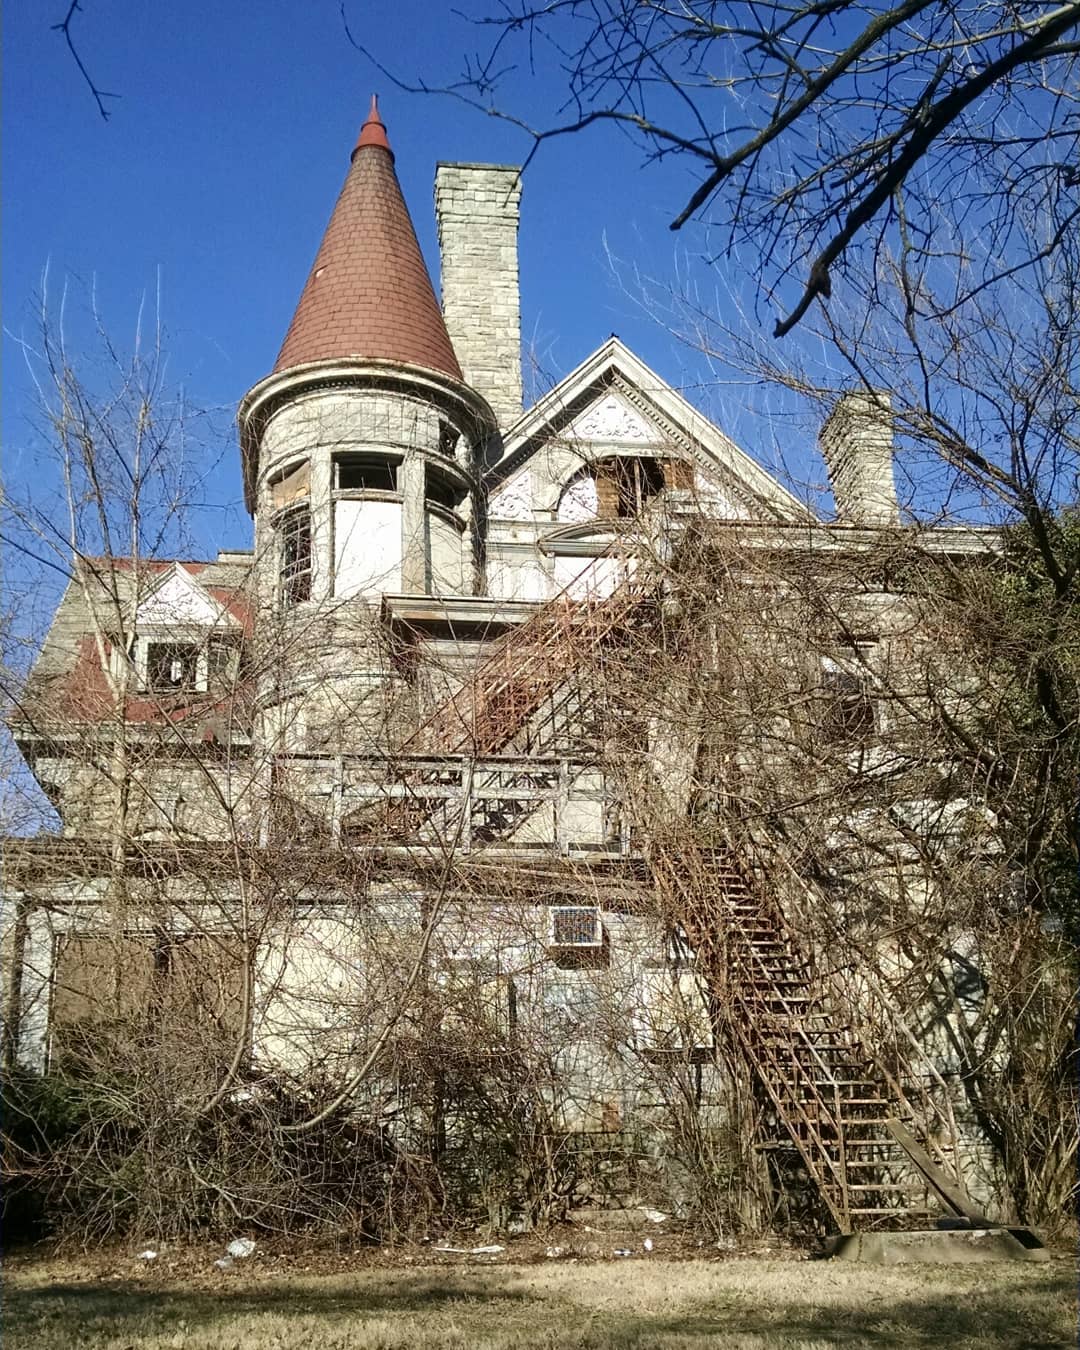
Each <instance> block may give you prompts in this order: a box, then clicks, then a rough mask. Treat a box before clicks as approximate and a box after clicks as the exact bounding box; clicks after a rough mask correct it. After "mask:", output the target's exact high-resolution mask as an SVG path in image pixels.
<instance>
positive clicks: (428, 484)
mask: <svg viewBox="0 0 1080 1350" xmlns="http://www.w3.org/2000/svg"><path fill="white" fill-rule="evenodd" d="M424 496H425V497H426V498H427V500H428V501H429V502H434V503H435V505H436V506H444V507H446V509H447V510H448V511H455V510H456V509H457V504H458V490H457V488H456V487H455V486H454V484H453V483H450V482H447V480H446V479H445V478H440V477H439V476H438V475H437V474H433V473H432V472H431V470H430V469H429V470H428V471H427V475H426V477H425V479H424Z"/></svg>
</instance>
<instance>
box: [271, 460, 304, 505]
mask: <svg viewBox="0 0 1080 1350" xmlns="http://www.w3.org/2000/svg"><path fill="white" fill-rule="evenodd" d="M310 492H311V466H310V465H309V464H308V463H307V461H306V460H305V461H304V463H303V464H301V465H299V466H298V467H297V468H295V469H292V470H291V471H290V472H289V473H287V474H284V475H283V476H282V477H281V478H279V479H278V480H277V482H276V483H271V485H270V500H271V505H272V506H273V509H274V510H275V511H280V510H281V509H282V507H284V506H289V505H290V504H291V503H292V502H296V501H299V500H300V499H301V498H302V497H307V496H308V495H309V494H310Z"/></svg>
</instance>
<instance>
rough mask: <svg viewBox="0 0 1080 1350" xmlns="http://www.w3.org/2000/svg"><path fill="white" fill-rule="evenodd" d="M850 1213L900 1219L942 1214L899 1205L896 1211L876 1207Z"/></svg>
mask: <svg viewBox="0 0 1080 1350" xmlns="http://www.w3.org/2000/svg"><path fill="white" fill-rule="evenodd" d="M848 1213H849V1214H892V1215H895V1216H896V1218H900V1217H901V1216H905V1217H907V1216H914V1215H916V1214H917V1215H919V1216H920V1217H929V1216H931V1215H935V1214H940V1213H941V1210H940V1209H927V1208H925V1207H924V1206H922V1205H917V1206H912V1207H910V1208H909V1207H908V1206H907V1205H904V1206H903V1207H901V1206H899V1205H897V1207H896V1208H895V1209H891V1208H886V1209H879V1208H876V1207H875V1208H872V1209H871V1208H868V1209H850V1210H849V1211H848Z"/></svg>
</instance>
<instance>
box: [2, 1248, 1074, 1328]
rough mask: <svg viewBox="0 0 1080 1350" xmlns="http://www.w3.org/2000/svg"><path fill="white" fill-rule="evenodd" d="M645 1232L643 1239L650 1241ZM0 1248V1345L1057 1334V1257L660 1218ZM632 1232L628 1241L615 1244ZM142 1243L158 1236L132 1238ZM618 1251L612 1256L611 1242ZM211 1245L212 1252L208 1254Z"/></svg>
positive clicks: (1060, 1269) (1070, 1287)
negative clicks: (715, 1241) (184, 1243)
mask: <svg viewBox="0 0 1080 1350" xmlns="http://www.w3.org/2000/svg"><path fill="white" fill-rule="evenodd" d="M646 1238H648V1239H649V1241H651V1242H652V1250H651V1251H650V1250H647V1249H646V1246H645V1241H646ZM620 1240H621V1241H625V1242H626V1243H627V1245H626V1246H624V1247H620V1248H616V1247H615V1246H614V1245H613V1241H612V1239H611V1236H610V1235H609V1234H596V1235H593V1236H592V1237H590V1235H589V1234H584V1235H583V1234H581V1233H580V1232H578V1233H576V1234H573V1235H562V1240H560V1237H559V1235H555V1236H554V1237H553V1239H552V1240H551V1241H550V1242H547V1243H538V1242H537V1241H535V1240H533V1241H528V1242H519V1243H511V1244H509V1245H508V1246H506V1247H505V1248H504V1250H502V1251H498V1252H482V1251H481V1252H473V1251H472V1250H471V1248H472V1246H477V1247H482V1246H486V1245H488V1244H487V1243H484V1242H482V1241H477V1242H476V1243H475V1244H471V1243H466V1242H462V1243H459V1244H454V1245H459V1246H461V1247H464V1248H466V1249H467V1250H466V1251H464V1252H454V1251H440V1250H438V1248H437V1247H436V1246H435V1245H434V1244H426V1245H418V1246H416V1247H412V1248H404V1249H403V1248H397V1249H394V1250H393V1251H392V1252H385V1251H378V1250H372V1249H361V1250H359V1251H356V1252H350V1251H341V1250H337V1251H328V1250H312V1251H308V1252H305V1251H304V1250H303V1249H297V1248H296V1247H294V1248H293V1249H292V1250H291V1251H284V1250H278V1251H275V1250H274V1249H273V1248H272V1247H269V1246H266V1245H265V1244H261V1243H260V1244H256V1247H255V1250H254V1252H252V1254H251V1255H249V1256H246V1257H236V1258H233V1259H232V1261H231V1263H228V1262H227V1259H226V1254H225V1251H224V1248H223V1247H213V1248H206V1247H198V1248H195V1247H180V1248H172V1249H170V1248H168V1247H162V1248H161V1249H160V1250H158V1251H157V1255H156V1257H155V1258H154V1259H153V1260H149V1259H142V1258H140V1256H139V1248H138V1246H129V1247H124V1248H116V1249H112V1250H108V1251H97V1252H94V1253H92V1254H88V1255H78V1254H73V1255H62V1254H57V1253H56V1252H51V1251H49V1250H47V1249H26V1250H23V1251H21V1252H17V1253H16V1254H15V1255H13V1256H12V1257H11V1258H9V1260H8V1261H7V1263H6V1270H5V1280H4V1284H5V1289H4V1345H5V1350H29V1348H30V1347H34V1348H35V1350H66V1347H78V1348H79V1350H166V1347H168V1350H178V1348H180V1350H187V1348H188V1347H191V1348H192V1350H203V1347H205V1350H270V1348H271V1347H273V1348H274V1350H414V1348H415V1350H518V1348H519V1347H522V1348H523V1347H530V1348H532V1347H537V1348H540V1347H542V1348H543V1350H608V1348H609V1347H610V1348H611V1350H706V1347H708V1348H709V1350H775V1348H776V1347H785V1348H787V1350H825V1348H826V1347H844V1348H845V1350H853V1348H854V1347H860V1346H875V1347H882V1350H896V1348H897V1347H907V1346H949V1347H950V1348H951V1350H967V1348H968V1347H970V1348H971V1350H975V1348H976V1347H979V1350H982V1348H983V1347H997V1346H1002V1347H1006V1346H1007V1347H1010V1350H1036V1347H1037V1348H1038V1350H1051V1347H1053V1348H1054V1350H1059V1348H1060V1350H1072V1347H1074V1346H1075V1345H1076V1281H1075V1275H1074V1272H1073V1269H1072V1263H1071V1262H1070V1261H1067V1260H1065V1259H1063V1258H1060V1257H1059V1258H1058V1259H1056V1260H1054V1261H1052V1262H1050V1263H1047V1264H1041V1265H1036V1264H1027V1263H1016V1264H1012V1263H1003V1264H998V1265H980V1266H952V1267H945V1266H900V1267H892V1268H884V1267H880V1266H863V1265H857V1264H853V1263H848V1262H829V1261H814V1260H808V1259H807V1258H806V1256H805V1254H802V1253H797V1252H794V1251H783V1250H778V1249H772V1250H769V1249H762V1248H758V1249H756V1250H754V1249H751V1250H747V1251H739V1250H729V1249H717V1248H715V1247H701V1248H696V1249H691V1248H688V1247H687V1246H686V1244H685V1243H683V1244H680V1243H678V1241H677V1240H676V1239H674V1238H669V1237H665V1236H664V1235H661V1234H656V1235H655V1236H650V1235H649V1234H644V1235H643V1234H636V1235H634V1237H633V1238H630V1237H625V1238H622V1239H615V1241H620ZM630 1244H632V1245H630ZM144 1250H156V1249H154V1248H152V1247H147V1248H145V1249H144ZM616 1250H620V1251H626V1252H628V1253H629V1255H625V1256H620V1255H615V1254H614V1253H615V1251H616ZM218 1261H226V1264H225V1265H224V1266H221V1265H217V1264H215V1262H218Z"/></svg>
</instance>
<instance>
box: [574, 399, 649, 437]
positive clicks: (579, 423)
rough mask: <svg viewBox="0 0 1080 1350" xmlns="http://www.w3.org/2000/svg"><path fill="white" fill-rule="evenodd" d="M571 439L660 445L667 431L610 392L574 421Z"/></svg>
mask: <svg viewBox="0 0 1080 1350" xmlns="http://www.w3.org/2000/svg"><path fill="white" fill-rule="evenodd" d="M563 435H564V436H565V437H566V438H567V439H569V440H577V441H603V442H616V443H618V442H622V443H624V444H630V445H642V444H645V445H649V444H651V445H659V444H661V443H662V442H663V440H664V437H663V433H662V432H661V431H660V430H659V429H658V428H657V427H655V426H653V425H652V424H651V423H650V422H648V421H646V419H645V418H644V417H642V416H641V414H640V413H639V412H636V411H635V410H634V409H633V408H631V407H630V406H629V405H628V404H626V403H624V402H623V400H622V399H621V398H619V397H618V396H617V395H615V394H606V395H605V396H604V397H603V398H601V399H598V400H597V401H596V402H595V403H594V404H593V405H592V407H591V408H586V410H585V411H584V412H583V413H582V414H581V415H580V416H579V417H577V418H575V419H574V421H573V422H571V424H570V426H569V427H567V429H566V431H565V432H564V433H563Z"/></svg>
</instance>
